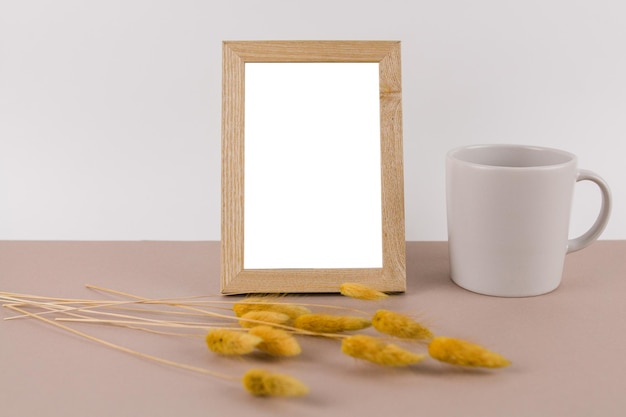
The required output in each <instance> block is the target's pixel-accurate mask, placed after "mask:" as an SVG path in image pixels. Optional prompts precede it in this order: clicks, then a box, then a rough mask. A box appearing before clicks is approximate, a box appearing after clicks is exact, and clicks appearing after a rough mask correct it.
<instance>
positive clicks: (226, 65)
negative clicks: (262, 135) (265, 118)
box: [221, 41, 406, 294]
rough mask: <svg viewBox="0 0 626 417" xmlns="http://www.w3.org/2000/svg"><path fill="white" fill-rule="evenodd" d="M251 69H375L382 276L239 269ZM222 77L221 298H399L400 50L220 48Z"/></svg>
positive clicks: (383, 46)
mask: <svg viewBox="0 0 626 417" xmlns="http://www.w3.org/2000/svg"><path fill="white" fill-rule="evenodd" d="M252 62H375V63H378V64H379V65H378V68H379V87H380V146H381V148H380V149H381V161H380V162H381V165H380V167H381V202H382V207H381V211H382V230H381V234H382V252H383V253H382V268H336V269H335V268H332V269H328V268H326V269H315V268H307V269H292V268H291V269H280V268H278V269H244V256H245V253H244V204H245V190H244V174H245V173H244V121H245V115H244V102H245V82H244V81H245V64H246V63H252ZM222 69H223V75H222V77H223V78H222V84H223V85H222V88H223V90H222V195H221V196H222V223H221V230H222V235H221V292H222V293H223V294H245V293H319V292H331V293H332V292H338V291H339V287H340V285H341V284H342V283H344V282H358V283H362V284H365V285H368V286H371V287H373V288H376V289H378V290H380V291H386V292H403V291H405V289H406V259H405V257H406V256H405V253H406V251H405V229H404V227H405V225H404V180H403V155H402V99H401V93H402V88H401V66H400V42H398V41H225V42H223V68H222Z"/></svg>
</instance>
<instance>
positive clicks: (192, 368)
mask: <svg viewBox="0 0 626 417" xmlns="http://www.w3.org/2000/svg"><path fill="white" fill-rule="evenodd" d="M5 307H7V308H10V309H11V310H13V311H17V312H18V313H21V314H24V315H26V316H29V317H32V318H35V319H37V320H41V321H43V322H45V323H48V324H51V325H53V326H56V327H59V328H61V329H63V330H66V331H68V332H70V333H73V334H75V335H78V336H81V337H84V338H85V339H88V340H91V341H93V342H96V343H100V344H102V345H104V346H107V347H110V348H113V349H116V350H119V351H122V352H125V353H129V354H131V355H134V356H138V357H140V358H144V359H149V360H152V361H155V362H158V363H161V364H165V365H170V366H175V367H177V368H182V369H186V370H189V371H194V372H200V373H203V374H207V375H211V376H213V377H216V378H221V379H227V380H231V381H237V380H239V378H237V377H234V376H232V375H226V374H222V373H219V372H215V371H211V370H210V369H205V368H200V367H197V366H193V365H187V364H184V363H179V362H174V361H171V360H169V359H163V358H159V357H158V356H153V355H148V354H146V353H141V352H138V351H136V350H133V349H129V348H127V347H124V346H120V345H117V344H115V343H111V342H107V341H106V340H103V339H100V338H98V337H95V336H91V335H89V334H87V333H84V332H81V331H80V330H76V329H73V328H71V327H68V326H65V325H63V324H61V323H58V322H56V321H54V320H50V319H47V318H45V317H41V316H40V315H37V314H33V313H31V312H29V311H26V310H23V309H22V308H20V307H17V306H15V305H11V304H6V305H5Z"/></svg>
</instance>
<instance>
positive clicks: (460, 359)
mask: <svg viewBox="0 0 626 417" xmlns="http://www.w3.org/2000/svg"><path fill="white" fill-rule="evenodd" d="M428 353H429V354H430V356H431V357H433V358H434V359H437V360H439V361H441V362H446V363H450V364H452V365H461V366H478V367H483V368H502V367H505V366H509V365H510V364H511V362H510V361H509V360H508V359H506V358H505V357H504V356H502V355H500V354H498V353H495V352H491V351H490V350H488V349H486V348H484V347H482V346H480V345H477V344H474V343H470V342H467V341H465V340H461V339H455V338H452V337H443V336H439V337H435V338H434V339H433V340H432V341H431V342H430V344H429V345H428Z"/></svg>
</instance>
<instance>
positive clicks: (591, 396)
mask: <svg viewBox="0 0 626 417" xmlns="http://www.w3.org/2000/svg"><path fill="white" fill-rule="evenodd" d="M219 262H220V256H219V242H70V241H64V242H59V241H1V242H0V292H9V293H21V294H30V295H38V296H45V297H57V298H63V299H66V298H68V299H69V298H72V299H88V300H100V301H103V302H104V301H107V300H111V301H119V300H122V299H124V297H125V296H124V295H120V294H119V293H120V292H123V293H125V294H132V295H135V296H137V297H143V298H150V299H163V298H175V297H195V296H209V299H211V300H218V301H222V302H224V306H229V305H230V304H232V303H233V302H236V301H240V300H242V296H221V295H219V294H218V292H219V269H220V268H219ZM625 277H626V241H598V242H596V243H594V244H593V245H591V246H590V247H589V248H587V249H585V250H582V251H580V252H576V253H572V254H570V255H567V257H566V264H565V271H564V277H563V282H562V284H561V286H560V287H559V288H558V289H557V290H556V291H554V292H552V293H549V294H545V295H541V296H537V297H528V298H498V297H489V296H484V295H479V294H474V293H471V292H469V291H466V290H464V289H462V288H460V287H458V286H456V285H455V284H454V283H453V282H452V281H451V280H450V278H449V267H448V249H447V243H446V242H407V291H406V293H403V294H397V295H391V296H390V297H388V298H386V299H384V300H379V301H369V302H367V301H362V300H355V299H350V298H347V297H342V296H340V295H337V294H322V295H319V294H318V295H313V294H308V295H307V294H300V295H288V296H285V297H284V299H285V300H288V301H293V302H294V303H298V304H316V305H320V306H327V307H317V308H319V309H323V310H328V309H330V307H329V306H339V307H342V308H355V309H359V310H364V311H366V312H369V311H371V312H373V311H376V310H377V309H389V310H394V311H397V312H402V313H403V314H407V315H411V316H412V317H416V318H418V319H419V320H420V321H421V322H423V323H425V324H427V325H428V326H429V328H430V329H431V330H432V331H433V332H434V333H435V334H437V335H445V336H451V337H458V338H462V339H466V340H469V341H472V342H475V343H479V344H481V345H483V346H485V347H487V348H489V349H491V350H493V351H496V352H498V353H500V354H502V355H504V356H505V357H506V358H508V359H509V360H510V361H511V362H512V364H511V366H509V367H506V368H501V369H494V370H472V369H467V368H459V367H455V366H452V365H447V364H442V363H439V362H437V361H435V360H432V359H430V360H425V361H423V362H422V363H419V364H416V365H412V366H410V367H407V368H391V369H390V368H384V367H381V366H378V365H374V364H370V363H364V362H363V361H359V360H356V359H354V358H351V357H348V356H346V355H344V354H342V353H341V350H340V348H339V343H338V342H337V340H334V339H328V338H321V337H308V336H302V337H299V342H300V344H301V347H302V354H301V355H298V356H295V357H291V358H282V359H276V358H272V357H268V356H264V355H252V356H249V357H248V356H245V357H236V358H230V357H221V356H218V355H216V354H214V353H213V352H210V351H209V350H208V349H207V348H206V345H205V342H204V339H203V337H201V336H202V335H195V337H177V336H174V335H170V334H165V333H151V332H147V331H140V330H138V329H133V328H128V327H120V326H113V325H106V324H103V323H71V322H67V323H65V325H66V326H70V327H72V328H75V329H78V330H79V331H80V332H82V333H83V334H89V335H93V336H96V337H98V338H99V339H101V340H106V341H108V342H110V343H114V344H116V345H118V346H124V347H126V348H129V349H133V350H135V351H139V352H142V353H145V354H148V355H152V356H154V357H159V358H165V359H167V360H170V361H174V362H176V363H185V364H189V365H190V366H194V367H198V368H203V369H210V370H211V371H214V372H219V373H222V374H228V375H241V374H243V373H244V372H245V371H246V370H248V369H250V368H256V367H261V368H266V369H268V370H270V371H272V372H279V373H285V374H289V375H291V376H293V377H296V378H298V379H299V380H301V381H303V382H304V383H306V384H307V385H308V386H309V388H310V393H309V394H308V395H307V396H305V397H298V398H263V397H255V396H252V395H250V394H248V393H247V392H246V391H245V390H244V389H243V388H242V387H241V384H240V383H239V382H238V381H233V380H225V379H222V378H219V377H215V376H213V375H205V374H202V373H199V372H196V371H194V370H186V369H180V368H178V367H174V366H170V365H167V364H163V363H157V362H155V361H153V360H150V359H146V358H142V357H138V356H135V355H132V354H128V352H122V351H119V350H117V349H114V348H111V347H110V346H104V345H102V344H101V343H97V342H95V341H93V340H88V339H86V338H85V337H83V336H82V335H81V334H77V333H70V332H68V331H66V330H65V329H61V328H58V327H55V326H53V325H51V324H50V323H46V322H43V321H40V320H36V319H34V318H32V317H31V318H21V319H14V320H3V321H0V370H1V376H0V416H7V417H8V416H11V417H13V416H15V417H33V416H41V415H50V416H57V415H59V416H61V415H62V416H67V417H73V416H81V417H83V416H87V415H88V416H116V417H122V416H151V417H160V416H172V415H178V416H185V417H195V416H223V415H232V416H247V415H254V416H264V415H268V416H269V415H272V416H276V415H289V416H320V415H324V416H333V415H337V416H347V415H351V416H352V415H353V416H380V415H382V414H383V413H384V414H386V415H395V416H404V415H406V416H409V415H411V416H417V415H427V416H459V415H462V416H482V417H484V416H508V417H515V416H568V417H571V416H623V415H626V396H625V395H624V391H625V390H626V380H625V375H626V360H624V352H625V346H626V303H624V302H623V297H624V295H625V294H626V280H625V279H624V278H625ZM86 285H93V286H98V287H101V288H106V289H110V290H114V291H116V292H118V293H117V294H113V293H112V292H110V291H104V290H96V289H94V288H88V287H86ZM181 299H183V298H181ZM184 299H188V300H192V299H193V298H184ZM311 308H313V307H311ZM223 311H224V312H225V314H226V313H227V312H228V310H223ZM127 313H128V314H131V313H132V310H128V311H127ZM15 315H17V313H16V312H14V311H10V310H9V309H7V308H3V309H0V318H5V319H6V318H10V317H12V316H15ZM412 349H415V350H416V351H419V350H425V346H422V345H419V344H418V345H416V346H414V347H412Z"/></svg>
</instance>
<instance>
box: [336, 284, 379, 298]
mask: <svg viewBox="0 0 626 417" xmlns="http://www.w3.org/2000/svg"><path fill="white" fill-rule="evenodd" d="M339 292H340V293H341V295H344V296H346V297H350V298H357V299H359V300H380V299H383V298H386V297H387V294H385V293H384V292H380V291H377V290H375V289H373V288H370V287H368V286H366V285H363V284H357V283H354V282H346V283H343V284H341V286H340V287H339Z"/></svg>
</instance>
